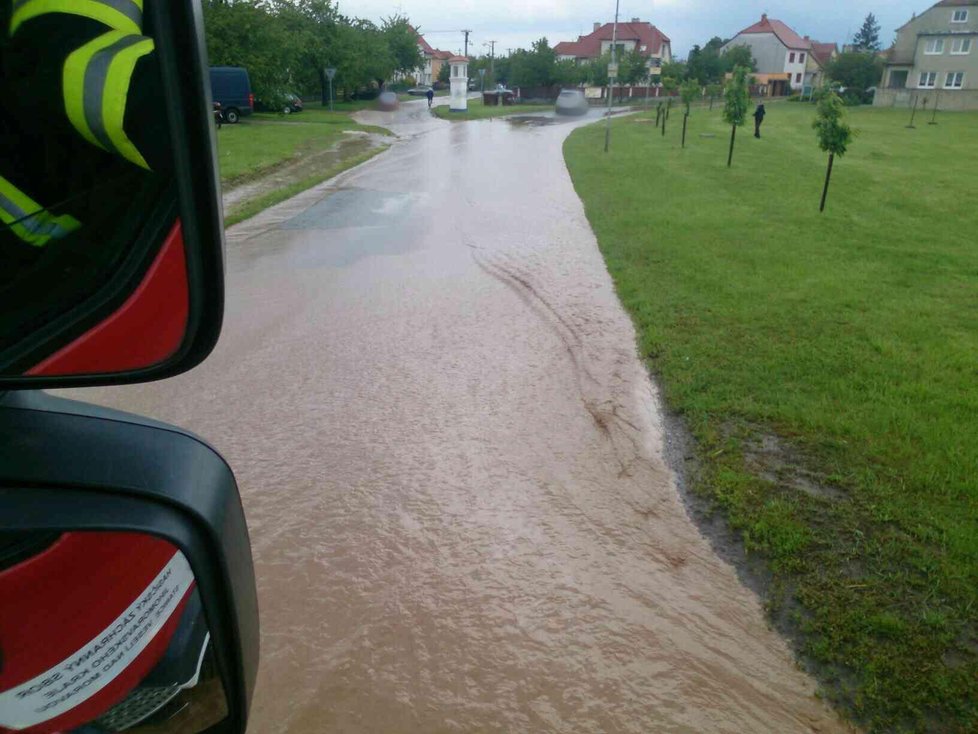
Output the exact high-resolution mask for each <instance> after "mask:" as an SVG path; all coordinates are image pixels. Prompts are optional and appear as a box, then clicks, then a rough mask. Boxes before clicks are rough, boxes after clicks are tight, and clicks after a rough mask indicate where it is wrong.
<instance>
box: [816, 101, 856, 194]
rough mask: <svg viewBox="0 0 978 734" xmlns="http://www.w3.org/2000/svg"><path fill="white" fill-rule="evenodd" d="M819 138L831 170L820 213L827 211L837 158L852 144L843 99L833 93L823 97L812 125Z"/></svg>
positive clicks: (827, 177)
mask: <svg viewBox="0 0 978 734" xmlns="http://www.w3.org/2000/svg"><path fill="white" fill-rule="evenodd" d="M812 127H813V128H815V134H816V136H817V137H818V147H819V148H821V149H822V150H823V151H825V152H826V153H828V154H829V168H828V170H827V171H826V173H825V188H824V189H822V203H821V204H820V205H819V208H818V210H819V211H820V212H823V211H825V198H826V197H827V196H828V193H829V181H830V180H831V179H832V163H833V162H834V161H835V157H836V156H839V157H840V158H841V157H842V156H844V155H845V154H846V151H847V150H848V149H849V143H850V142H852V135H853V132H852V128H850V127H849V125H848V123H847V122H846V120H845V105H844V104H843V102H842V99H841V98H840V97H839V95H838V94H836V93H835V92H833V91H828V92H826V93H825V94H823V95H822V96H821V99H819V101H818V106H817V107H816V109H815V121H814V122H813V123H812Z"/></svg>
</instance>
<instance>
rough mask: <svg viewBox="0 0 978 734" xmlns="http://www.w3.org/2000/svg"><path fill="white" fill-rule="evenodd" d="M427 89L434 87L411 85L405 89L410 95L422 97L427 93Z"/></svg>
mask: <svg viewBox="0 0 978 734" xmlns="http://www.w3.org/2000/svg"><path fill="white" fill-rule="evenodd" d="M429 89H431V90H433V89H434V87H428V86H419V87H411V88H410V89H409V90H408V91H407V93H408V94H410V95H411V96H412V97H424V96H425V95H426V94H428V90H429Z"/></svg>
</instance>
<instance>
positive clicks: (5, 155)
mask: <svg viewBox="0 0 978 734" xmlns="http://www.w3.org/2000/svg"><path fill="white" fill-rule="evenodd" d="M142 11H143V0H0V106H2V107H3V109H2V110H0V114H3V116H4V117H5V118H6V121H7V129H6V130H5V131H4V132H6V133H7V137H8V140H7V141H4V142H7V145H6V146H4V147H5V148H6V149H5V150H3V152H2V153H0V177H2V183H0V222H2V223H3V224H5V225H7V229H6V231H7V232H10V233H12V234H13V235H15V236H16V237H18V238H19V239H20V240H21V241H22V242H23V243H25V244H29V245H32V246H34V247H43V246H46V245H47V244H49V243H50V242H51V241H53V240H57V239H60V238H62V237H64V236H66V235H68V234H71V233H72V232H75V231H77V230H78V229H79V228H81V227H82V225H83V223H84V222H85V220H86V218H87V217H86V212H85V211H83V210H81V209H77V207H78V205H79V203H80V202H79V199H84V198H85V197H79V196H78V194H79V190H80V189H84V188H85V187H86V186H88V187H92V186H96V185H98V183H99V176H98V175H97V174H96V175H93V174H92V173H91V169H92V168H93V167H96V168H98V167H101V168H102V169H104V171H105V175H106V176H113V175H117V174H118V173H119V172H120V167H119V165H118V164H119V161H125V162H126V164H127V165H131V166H136V167H138V168H139V169H141V170H144V171H152V170H159V169H160V168H165V167H167V166H168V164H169V161H168V157H169V156H168V134H167V126H166V124H165V110H164V109H162V106H161V104H160V103H161V100H160V94H159V91H160V86H161V84H160V81H159V69H158V66H157V64H156V59H155V54H154V53H153V51H154V43H153V40H152V38H151V37H150V36H149V35H147V34H146V33H145V30H146V29H145V23H144V19H143V13H142ZM14 138H16V150H10V148H11V147H12V146H11V144H10V142H9V141H11V140H13V139H14ZM79 141H83V142H82V147H91V148H92V150H95V151H97V152H98V154H96V155H95V156H94V157H93V156H92V155H91V151H82V150H81V149H80V148H79ZM80 154H81V156H82V157H85V158H87V159H89V162H88V166H87V168H88V171H87V172H86V175H79V174H78V173H77V172H76V171H75V170H73V167H74V166H75V165H76V161H77V159H78V158H79V156H80ZM99 154H101V155H104V156H105V159H104V161H103V163H102V164H98V158H99ZM59 158H60V159H61V160H60V161H59V160H58V159H59ZM88 199H89V201H90V202H91V201H95V202H98V199H97V198H94V199H93V198H92V197H88ZM103 203H104V201H103ZM57 207H60V209H58V211H59V213H57V214H55V213H54V212H53V211H51V210H52V208H57ZM72 207H76V209H74V210H73V208H72ZM66 216H67V218H65V217H66Z"/></svg>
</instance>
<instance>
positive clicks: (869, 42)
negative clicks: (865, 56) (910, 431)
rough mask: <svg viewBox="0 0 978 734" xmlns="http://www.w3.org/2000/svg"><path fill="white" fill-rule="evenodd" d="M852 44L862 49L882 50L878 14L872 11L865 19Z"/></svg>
mask: <svg viewBox="0 0 978 734" xmlns="http://www.w3.org/2000/svg"><path fill="white" fill-rule="evenodd" d="M852 45H853V46H855V47H856V48H858V49H860V50H861V51H873V52H876V51H879V50H880V24H879V23H877V22H876V16H875V15H873V14H872V13H870V14H869V15H867V16H866V20H864V21H863V26H862V28H860V29H859V32H858V33H857V34H856V35H855V36H854V37H853V39H852Z"/></svg>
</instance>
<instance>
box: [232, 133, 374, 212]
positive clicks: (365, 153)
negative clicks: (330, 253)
mask: <svg viewBox="0 0 978 734" xmlns="http://www.w3.org/2000/svg"><path fill="white" fill-rule="evenodd" d="M389 147H390V146H389V145H381V146H378V147H376V148H370V149H368V150H358V151H356V152H353V153H351V154H350V155H348V156H344V157H343V158H342V160H340V161H337V162H335V163H333V164H332V165H330V166H327V167H326V168H323V169H320V170H318V171H317V172H316V173H314V174H311V175H308V176H303V177H302V178H298V179H296V180H294V181H293V182H291V183H289V184H288V185H286V186H282V187H280V188H276V189H273V190H271V191H266V192H264V193H262V194H259V195H258V196H256V197H255V198H253V199H248V200H247V201H245V202H243V203H241V204H239V205H237V206H234V207H232V208H231V209H230V210H229V211H227V212H225V215H224V226H225V227H231V226H233V225H235V224H237V223H238V222H243V221H244V220H246V219H250V218H251V217H253V216H255V215H256V214H258V213H259V212H261V211H264V210H265V209H267V208H268V207H270V206H275V205H276V204H279V203H281V202H283V201H285V200H286V199H290V198H292V197H293V196H295V195H296V194H299V193H302V192H303V191H305V190H306V189H311V188H312V187H313V186H317V185H318V184H321V183H322V182H323V181H327V180H329V179H331V178H333V176H338V175H339V174H341V173H342V172H343V171H346V170H348V169H350V168H353V167H354V166H358V165H360V164H361V163H365V162H366V161H368V160H370V159H371V158H373V157H374V156H375V155H377V154H379V153H383V152H384V151H385V150H387V149H388V148H389Z"/></svg>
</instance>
